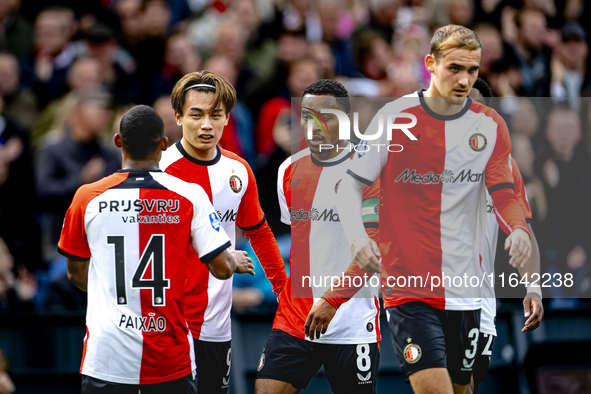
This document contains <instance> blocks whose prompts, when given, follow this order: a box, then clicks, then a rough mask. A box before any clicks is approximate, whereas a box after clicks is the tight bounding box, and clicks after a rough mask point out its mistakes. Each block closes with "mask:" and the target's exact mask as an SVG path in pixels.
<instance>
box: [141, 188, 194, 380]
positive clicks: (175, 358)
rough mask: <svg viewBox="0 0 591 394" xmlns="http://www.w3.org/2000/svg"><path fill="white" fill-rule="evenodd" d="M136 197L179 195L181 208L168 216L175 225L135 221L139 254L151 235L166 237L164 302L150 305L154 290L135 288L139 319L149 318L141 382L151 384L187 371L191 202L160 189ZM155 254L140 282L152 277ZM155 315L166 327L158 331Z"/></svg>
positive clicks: (154, 197)
mask: <svg viewBox="0 0 591 394" xmlns="http://www.w3.org/2000/svg"><path fill="white" fill-rule="evenodd" d="M139 198H140V199H147V200H157V199H161V200H169V199H171V198H176V199H179V210H178V211H177V212H176V213H168V214H167V215H169V216H176V215H178V216H179V223H175V224H161V223H141V224H139V245H137V247H138V250H139V251H140V253H144V252H145V251H146V249H147V246H148V244H149V243H150V240H151V239H152V237H153V235H155V234H156V235H160V234H161V235H164V250H163V251H164V262H163V265H164V271H163V274H164V275H163V276H164V279H166V280H168V288H166V289H164V305H158V304H156V305H155V304H154V289H152V288H141V289H140V290H139V293H140V302H141V306H142V317H147V319H146V324H145V325H146V328H147V330H143V331H142V335H143V348H142V364H141V370H140V384H151V383H159V382H163V381H168V380H172V379H177V378H180V377H182V376H186V375H188V374H189V373H190V372H191V359H190V345H189V341H188V336H187V334H188V330H187V327H186V323H185V317H184V312H185V286H184V285H185V275H186V269H187V267H186V264H187V263H186V261H187V255H186V250H187V249H186V246H187V244H189V243H190V234H191V229H190V226H191V220H192V217H193V206H192V204H191V202H189V201H188V200H187V199H185V198H182V197H180V196H178V195H177V194H173V193H171V192H170V191H168V190H163V189H141V190H140V197H139ZM158 215H163V213H162V212H160V213H159V212H158V209H157V207H156V206H154V207H153V209H152V210H151V211H149V212H148V211H146V210H145V211H143V212H141V213H140V214H139V216H140V217H145V216H148V217H154V216H156V217H158ZM130 247H131V245H130ZM140 258H141V256H140ZM154 258H155V255H152V256H151V257H150V261H149V263H148V265H147V267H146V269H145V271H144V274H143V276H142V279H143V280H147V279H153V278H154V276H153V270H154V267H155V261H154ZM138 262H139V261H138ZM132 266H133V265H132ZM158 318H164V321H165V328H164V329H161V328H162V326H160V327H159V326H158V322H159V320H158ZM160 322H162V320H160Z"/></svg>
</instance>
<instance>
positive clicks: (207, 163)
mask: <svg viewBox="0 0 591 394" xmlns="http://www.w3.org/2000/svg"><path fill="white" fill-rule="evenodd" d="M175 146H176V147H177V149H178V150H179V152H181V154H182V155H183V156H184V157H185V159H187V160H189V161H191V162H193V163H195V164H199V165H200V166H212V165H214V164H217V162H218V161H220V159H221V158H222V151H221V150H220V147H219V146H217V145H216V147H215V157H214V158H213V159H211V160H199V159H196V158H194V157H193V156H191V155H190V154H188V153H187V151H186V150H185V148H183V145H182V144H181V141H178V142H177V143H176V144H175Z"/></svg>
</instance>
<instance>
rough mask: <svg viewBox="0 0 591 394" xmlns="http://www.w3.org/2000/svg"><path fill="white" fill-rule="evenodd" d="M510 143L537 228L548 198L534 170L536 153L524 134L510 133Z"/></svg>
mask: <svg viewBox="0 0 591 394" xmlns="http://www.w3.org/2000/svg"><path fill="white" fill-rule="evenodd" d="M524 118H525V116H524ZM511 145H513V151H512V152H511V156H512V157H513V158H514V159H515V162H516V163H517V167H518V168H519V171H520V172H521V175H522V177H523V182H524V184H525V190H526V192H527V199H528V202H529V206H530V208H531V211H532V216H533V219H532V227H535V228H538V226H540V225H542V223H543V222H544V221H545V220H546V215H547V214H548V199H547V198H546V192H545V191H544V185H543V183H542V181H541V180H540V178H539V177H538V176H537V174H536V173H535V172H534V169H535V162H536V154H535V152H534V150H533V147H532V143H531V141H530V139H529V138H528V137H527V135H525V134H515V133H513V134H512V135H511Z"/></svg>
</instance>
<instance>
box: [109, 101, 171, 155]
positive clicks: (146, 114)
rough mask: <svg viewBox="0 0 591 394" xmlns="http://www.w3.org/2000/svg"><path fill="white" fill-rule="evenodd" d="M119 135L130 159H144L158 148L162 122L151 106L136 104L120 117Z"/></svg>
mask: <svg viewBox="0 0 591 394" xmlns="http://www.w3.org/2000/svg"><path fill="white" fill-rule="evenodd" d="M119 135H120V136H121V145H123V149H125V151H126V152H127V153H129V154H130V155H131V158H132V159H135V160H145V159H147V158H149V157H150V156H152V155H153V154H154V153H156V151H157V150H158V146H159V145H160V142H161V141H162V138H164V122H163V121H162V118H161V117H160V115H158V113H157V112H156V111H155V110H154V109H153V108H152V107H150V106H147V105H138V106H136V107H133V108H132V109H130V110H129V111H127V113H126V114H125V115H123V117H122V118H121V123H120V124H119Z"/></svg>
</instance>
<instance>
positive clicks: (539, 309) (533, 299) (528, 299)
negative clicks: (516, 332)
mask: <svg viewBox="0 0 591 394" xmlns="http://www.w3.org/2000/svg"><path fill="white" fill-rule="evenodd" d="M530 309H531V313H530ZM523 315H524V316H525V317H529V319H527V321H526V322H525V326H523V328H522V329H521V332H531V331H533V330H535V329H536V328H538V327H539V326H540V323H541V322H542V318H543V317H544V305H543V304H542V299H541V298H540V296H539V295H538V294H536V293H527V295H526V296H525V298H524V299H523Z"/></svg>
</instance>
